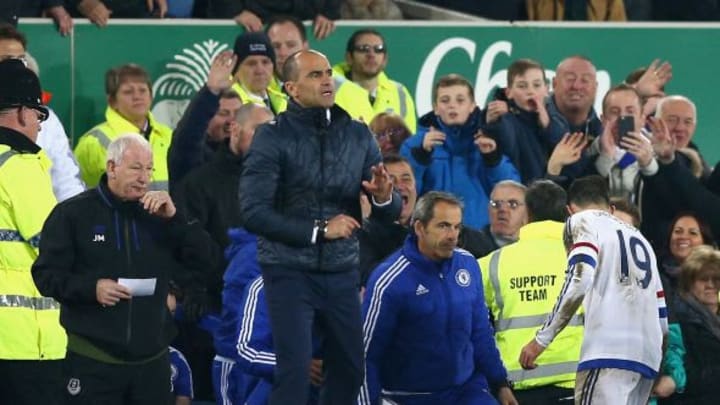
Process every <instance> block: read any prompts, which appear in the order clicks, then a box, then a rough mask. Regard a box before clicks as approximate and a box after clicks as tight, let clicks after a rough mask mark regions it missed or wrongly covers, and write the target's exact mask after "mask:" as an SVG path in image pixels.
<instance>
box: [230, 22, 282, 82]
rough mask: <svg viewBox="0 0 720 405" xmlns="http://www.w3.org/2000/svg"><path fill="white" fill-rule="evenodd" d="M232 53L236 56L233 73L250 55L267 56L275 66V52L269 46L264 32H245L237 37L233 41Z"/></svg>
mask: <svg viewBox="0 0 720 405" xmlns="http://www.w3.org/2000/svg"><path fill="white" fill-rule="evenodd" d="M234 51H235V55H237V64H236V65H235V68H234V69H233V72H235V71H237V69H238V66H240V64H241V63H242V61H244V60H245V58H247V57H248V56H251V55H260V56H267V57H268V58H270V60H271V61H272V63H273V65H275V50H274V49H273V47H272V45H270V38H268V36H267V34H265V33H264V32H246V33H244V34H240V35H238V37H237V38H236V39H235V47H234Z"/></svg>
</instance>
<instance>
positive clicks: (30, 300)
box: [0, 294, 60, 311]
mask: <svg viewBox="0 0 720 405" xmlns="http://www.w3.org/2000/svg"><path fill="white" fill-rule="evenodd" d="M0 308H28V309H34V310H38V311H42V310H47V309H60V304H59V303H58V302H57V301H55V300H54V299H52V298H49V297H26V296H24V295H9V294H8V295H4V294H0Z"/></svg>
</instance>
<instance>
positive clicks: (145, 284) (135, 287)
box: [118, 277, 157, 297]
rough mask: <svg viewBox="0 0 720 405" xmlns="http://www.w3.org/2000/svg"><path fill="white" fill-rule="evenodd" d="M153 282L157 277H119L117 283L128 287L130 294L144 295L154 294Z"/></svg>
mask: <svg viewBox="0 0 720 405" xmlns="http://www.w3.org/2000/svg"><path fill="white" fill-rule="evenodd" d="M155 283H157V279H156V278H155V277H153V278H119V279H118V284H120V285H122V286H125V287H127V288H129V289H130V295H132V296H133V297H145V296H148V295H153V294H155Z"/></svg>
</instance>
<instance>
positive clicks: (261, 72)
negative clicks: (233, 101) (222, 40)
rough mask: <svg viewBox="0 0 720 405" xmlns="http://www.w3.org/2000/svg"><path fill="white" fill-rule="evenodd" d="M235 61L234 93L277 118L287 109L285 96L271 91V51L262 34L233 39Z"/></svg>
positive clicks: (272, 66) (272, 73) (246, 34)
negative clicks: (265, 108) (260, 106)
mask: <svg viewBox="0 0 720 405" xmlns="http://www.w3.org/2000/svg"><path fill="white" fill-rule="evenodd" d="M234 51H235V55H237V62H236V65H235V68H234V69H233V77H234V79H235V83H234V84H233V86H232V89H233V90H235V91H236V92H237V93H238V94H239V95H240V99H241V100H242V102H243V104H245V103H255V104H260V105H265V106H267V107H268V108H269V109H270V110H272V112H273V114H275V115H278V114H280V113H281V112H283V111H285V110H286V109H287V97H286V96H285V94H284V93H282V91H279V90H276V89H273V88H272V87H271V82H272V80H273V77H274V76H273V75H274V72H275V51H274V50H273V47H272V46H271V45H270V39H269V38H268V37H267V34H265V33H264V32H245V33H243V34H240V35H238V37H237V38H236V39H235V47H234Z"/></svg>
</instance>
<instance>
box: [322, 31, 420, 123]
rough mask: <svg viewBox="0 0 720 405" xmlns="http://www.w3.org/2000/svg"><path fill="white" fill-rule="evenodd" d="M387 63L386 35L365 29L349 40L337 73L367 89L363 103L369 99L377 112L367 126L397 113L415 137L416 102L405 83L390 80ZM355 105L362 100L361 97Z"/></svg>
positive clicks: (335, 69) (334, 70) (374, 112)
mask: <svg viewBox="0 0 720 405" xmlns="http://www.w3.org/2000/svg"><path fill="white" fill-rule="evenodd" d="M387 62H388V50H387V44H385V39H384V38H383V36H382V35H381V34H380V33H379V32H378V31H375V30H372V29H362V30H358V31H355V32H354V33H353V34H352V35H351V36H350V39H348V42H347V47H346V49H345V62H344V63H340V64H337V65H335V66H334V67H333V73H334V75H337V76H342V77H344V78H346V79H347V80H351V81H353V82H354V83H355V84H357V85H358V86H359V87H360V88H361V89H362V90H363V93H364V94H363V95H364V97H363V98H362V101H365V100H367V102H368V103H369V104H370V106H371V107H372V109H373V115H372V117H370V118H369V119H368V118H365V119H366V122H367V123H370V121H372V118H374V117H375V115H377V114H380V113H381V112H393V113H395V114H398V115H399V116H401V117H403V120H404V121H405V125H407V127H408V128H409V129H410V132H411V133H413V134H414V133H415V132H416V131H417V114H416V112H415V102H414V101H413V98H412V96H411V95H410V92H409V91H408V89H407V88H406V87H405V86H404V85H403V84H402V83H400V82H396V81H394V80H390V78H389V77H388V76H387V75H386V74H385V72H384V70H385V67H386V66H387ZM338 93H340V91H339V90H338ZM336 102H337V100H336ZM355 102H356V103H360V102H361V100H360V99H359V98H358V99H355ZM338 104H339V103H338Z"/></svg>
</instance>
